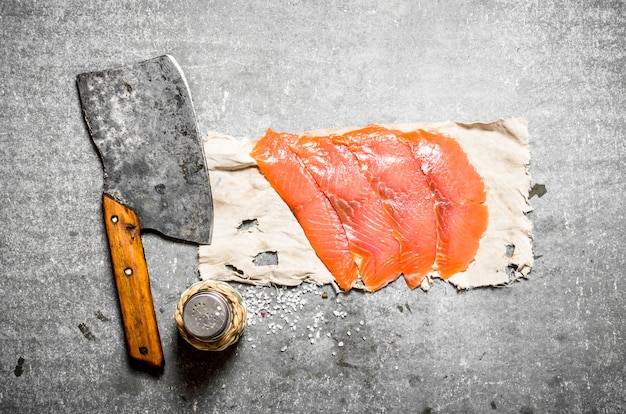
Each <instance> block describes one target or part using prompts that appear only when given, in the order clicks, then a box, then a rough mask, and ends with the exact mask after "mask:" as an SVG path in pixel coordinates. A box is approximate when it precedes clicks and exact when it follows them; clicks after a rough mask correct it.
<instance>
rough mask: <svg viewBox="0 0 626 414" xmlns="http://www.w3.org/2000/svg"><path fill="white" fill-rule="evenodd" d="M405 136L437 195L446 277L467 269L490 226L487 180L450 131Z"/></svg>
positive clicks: (439, 261) (440, 259) (440, 265)
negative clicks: (470, 160) (446, 132)
mask: <svg viewBox="0 0 626 414" xmlns="http://www.w3.org/2000/svg"><path fill="white" fill-rule="evenodd" d="M402 139H403V140H405V142H406V143H407V144H408V145H409V146H410V147H411V148H412V150H413V154H414V156H415V158H416V159H417V160H418V161H419V163H420V164H421V166H422V170H423V171H424V174H426V177H427V179H428V181H429V183H430V187H431V190H432V192H433V193H434V195H435V198H436V203H435V204H436V213H437V256H436V260H435V262H436V265H437V270H438V272H439V275H440V276H441V278H442V279H448V278H449V277H451V276H452V275H454V274H455V273H458V272H462V271H464V270H466V269H467V267H468V266H469V264H470V263H471V262H472V260H474V257H475V256H476V252H477V251H478V247H479V242H480V239H481V237H482V235H483V234H484V232H485V230H486V229H487V223H488V218H489V214H488V210H487V207H486V206H485V205H484V204H483V203H484V202H485V201H486V191H485V184H484V183H483V180H482V178H481V177H480V175H479V174H478V172H476V169H475V168H474V166H472V164H471V163H470V162H469V160H468V159H467V155H466V154H465V152H464V151H463V149H462V148H461V146H460V145H459V143H458V142H457V141H456V140H454V139H453V138H450V137H448V136H446V135H443V134H440V133H436V132H432V131H424V130H417V131H414V132H409V133H406V134H404V135H403V136H402Z"/></svg>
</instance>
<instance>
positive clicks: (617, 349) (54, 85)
mask: <svg viewBox="0 0 626 414" xmlns="http://www.w3.org/2000/svg"><path fill="white" fill-rule="evenodd" d="M0 32H1V37H0V38H1V39H2V40H1V41H0V52H1V53H2V60H1V63H0V80H1V82H0V127H1V128H0V161H1V162H0V200H2V202H1V207H0V223H2V227H1V230H0V263H1V265H2V273H1V275H0V276H1V277H0V298H1V299H0V303H1V305H2V306H1V307H0V308H1V311H0V411H1V412H133V413H135V412H150V413H152V412H235V413H248V412H267V413H274V412H302V413H304V412H307V413H308V412H351V413H353V412H387V413H389V412H424V413H428V412H432V413H435V412H441V413H447V412H470V413H473V412H475V413H484V412H522V413H544V412H586V413H617V412H623V411H625V410H626V391H625V390H626V368H625V366H626V353H625V349H626V318H624V314H625V310H626V309H625V304H626V294H625V291H624V289H625V288H626V285H625V282H624V280H625V278H624V276H623V269H624V265H625V264H626V257H625V255H624V245H625V241H626V237H625V236H624V230H625V227H626V222H625V219H624V216H623V212H624V207H625V203H624V200H623V198H622V196H623V194H624V193H626V181H625V180H624V172H623V171H624V164H625V161H626V139H625V138H626V137H625V133H624V131H625V129H626V116H625V112H624V108H626V75H625V71H624V67H625V66H626V57H625V56H626V55H625V53H626V52H625V51H626V5H625V4H624V2H623V1H572V2H555V1H541V2H537V1H531V2H520V1H461V2H452V1H436V2H427V1H421V2H417V1H401V0H394V1H363V2H357V1H338V2H331V1H312V2H304V1H298V0H291V1H284V2H267V1H209V2H205V1H195V0H188V1H155V2H150V1H134V0H128V1H121V0H114V1H108V2H106V1H95V2H81V1H76V0H70V1H65V0H53V1H48V2H40V1H34V0H23V1H18V0H4V1H2V2H1V3H0ZM163 53H170V54H172V55H174V56H175V57H176V58H177V60H178V61H179V63H180V64H181V66H182V68H183V70H184V71H185V74H186V76H187V79H188V81H189V84H190V88H191V91H192V95H193V97H194V101H195V104H196V111H197V114H198V122H199V125H200V130H201V133H203V134H204V133H206V131H208V130H217V131H220V132H223V133H226V134H230V135H234V136H252V137H254V136H260V135H261V134H262V133H263V131H264V130H265V128H267V127H272V128H273V129H276V130H287V131H304V130H310V129H315V128H325V127H340V126H350V125H355V126H357V125H364V124H367V123H371V122H377V123H399V122H411V121H443V120H460V121H490V120H494V119H496V118H499V117H509V116H523V117H525V118H526V119H527V120H528V122H529V130H530V136H531V154H532V163H531V166H530V170H531V173H532V176H533V183H534V184H543V185H545V189H546V190H547V192H546V193H545V194H543V195H542V196H541V197H540V196H539V195H536V196H534V197H533V198H532V199H531V204H532V206H533V207H534V209H535V210H534V212H532V213H531V218H532V220H533V222H534V226H535V238H534V247H535V255H536V257H537V259H536V264H535V267H534V269H533V271H532V273H531V277H530V280H527V281H522V282H519V283H515V284H514V285H512V286H511V287H508V288H505V289H476V290H471V291H467V292H462V293H457V292H456V291H455V290H454V289H453V288H452V287H451V286H449V285H446V284H445V283H441V282H440V283H436V284H435V285H434V287H433V288H432V290H431V291H429V292H428V293H424V292H421V291H413V292H411V291H408V290H407V289H406V288H405V286H404V285H403V283H394V284H393V285H391V286H390V287H388V288H386V289H385V290H383V291H381V292H379V293H376V294H374V295H368V294H362V293H358V292H353V293H351V294H348V295H341V296H339V297H336V296H335V295H334V293H333V292H332V291H331V290H330V289H329V288H328V287H325V288H319V289H317V290H315V291H310V289H307V288H303V287H301V288H299V289H296V290H289V291H288V292H287V293H285V292H283V291H281V290H277V289H274V288H267V289H248V288H247V287H245V286H241V287H239V288H240V289H241V291H242V292H243V293H244V294H247V295H248V297H249V298H252V299H254V301H258V298H262V297H263V295H267V296H268V297H269V298H270V300H273V302H272V303H277V300H278V299H277V296H278V295H281V294H287V295H288V296H289V297H290V298H291V299H293V300H294V301H295V302H294V303H296V304H297V307H298V310H297V317H298V318H299V322H298V324H297V327H296V329H286V328H285V329H277V328H276V325H277V324H279V323H278V322H279V320H280V318H279V316H281V315H279V314H278V313H277V314H275V315H268V316H267V318H262V317H260V316H258V315H257V316H256V318H257V323H256V324H254V325H251V326H250V327H248V329H247V330H246V333H245V337H244V338H243V339H242V341H240V343H239V344H238V346H236V347H235V348H232V349H230V350H228V351H225V352H223V353H219V354H213V353H211V354H205V353H201V352H200V351H195V350H193V349H192V348H191V347H189V346H188V345H187V344H186V343H185V342H184V341H183V340H182V339H180V338H179V336H178V334H177V332H176V328H175V325H174V322H173V320H172V314H173V312H174V308H175V306H176V302H177V300H178V298H179V297H180V294H181V292H182V291H183V290H184V289H185V288H186V287H187V286H189V285H190V284H191V283H192V282H194V281H195V280H196V277H197V276H196V272H195V266H196V249H195V248H194V247H193V246H190V245H181V244H178V243H174V242H172V241H169V240H164V239H161V238H160V237H158V236H156V235H151V234H148V235H146V236H145V237H144V244H145V249H146V256H147V259H148V266H149V268H150V271H151V278H152V288H153V294H154V296H155V306H156V308H157V315H158V319H159V324H160V329H161V334H162V339H163V345H164V349H165V356H166V366H165V370H164V372H163V374H162V375H161V376H156V377H155V376H151V375H148V374H145V373H143V372H140V371H135V370H133V369H132V368H130V367H129V365H128V361H127V359H126V353H125V349H124V346H123V334H122V329H121V326H120V315H119V309H118V305H117V297H116V293H115V288H114V285H113V279H112V276H111V267H110V262H109V253H108V247H107V244H106V237H105V232H104V226H103V221H102V217H101V204H100V203H101V200H100V196H101V188H102V167H101V163H100V160H99V158H98V155H97V153H96V151H95V148H94V146H93V145H92V144H91V142H90V140H89V136H88V134H87V131H86V128H85V125H84V122H83V119H82V116H81V112H80V106H79V102H78V97H77V91H76V86H75V76H76V74H78V73H81V72H85V71H89V70H98V69H105V68H109V67H115V66H119V65H123V64H128V63H132V62H136V61H139V60H143V59H147V58H150V57H154V56H157V55H161V54H163ZM536 188H539V187H536ZM323 291H327V292H328V293H329V296H330V297H329V298H328V299H323V298H322V295H321V293H322V292H323ZM272 295H273V296H272ZM272 318H273V319H272ZM357 329H358V331H357ZM348 331H350V332H351V335H348V334H347V332H348ZM310 332H315V335H317V334H319V338H318V337H317V336H314V338H313V339H316V340H315V341H313V342H314V343H311V341H310V339H311V338H309V337H308V334H309V333H310ZM357 333H358V334H357ZM327 334H330V335H331V336H330V337H328V336H327ZM363 337H365V339H363ZM339 342H342V343H343V346H339V345H338V343H339Z"/></svg>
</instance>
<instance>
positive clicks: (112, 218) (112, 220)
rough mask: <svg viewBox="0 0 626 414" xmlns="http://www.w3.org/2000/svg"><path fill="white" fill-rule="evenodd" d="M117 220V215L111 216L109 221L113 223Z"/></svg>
mask: <svg viewBox="0 0 626 414" xmlns="http://www.w3.org/2000/svg"><path fill="white" fill-rule="evenodd" d="M118 221H119V218H118V217H117V216H112V217H111V223H113V224H115V223H117V222H118Z"/></svg>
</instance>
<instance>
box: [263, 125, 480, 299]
mask: <svg viewBox="0 0 626 414" xmlns="http://www.w3.org/2000/svg"><path fill="white" fill-rule="evenodd" d="M251 155H252V156H253V157H254V158H255V159H256V160H257V163H258V165H259V168H260V171H261V172H262V173H263V175H264V176H265V177H266V178H267V179H268V181H269V182H270V183H271V185H272V187H274V189H275V190H276V191H277V192H278V194H279V195H280V196H281V197H282V198H283V200H285V202H286V203H287V204H288V205H289V207H290V208H291V210H292V211H293V212H294V215H295V216H296V218H297V219H298V221H299V222H300V225H301V226H302V228H303V229H304V232H305V234H306V236H307V238H308V239H309V241H310V242H311V246H312V247H313V248H314V249H315V251H316V253H317V254H318V256H319V257H320V259H321V260H322V262H324V264H325V265H326V266H327V267H328V269H329V270H330V272H331V273H332V274H333V276H334V277H335V279H336V280H337V283H338V284H339V286H340V287H341V288H342V289H344V290H349V289H350V288H352V287H353V286H354V283H355V281H356V280H357V279H358V277H359V275H360V277H361V279H362V281H363V283H364V285H365V288H366V289H367V290H369V291H376V290H378V289H380V288H382V287H383V286H385V285H387V284H388V283H390V282H391V281H393V280H395V279H396V278H397V277H398V276H399V275H400V274H401V273H402V274H403V275H404V278H405V280H406V283H407V285H408V286H409V287H411V288H415V287H417V286H419V284H420V283H421V281H422V280H423V278H424V277H425V275H426V274H427V273H428V272H430V271H431V270H432V269H433V268H436V269H437V271H438V272H439V275H440V276H441V278H442V279H447V278H449V277H451V276H452V275H454V274H455V273H458V272H462V271H464V270H466V269H467V267H468V266H469V264H470V263H471V262H472V260H474V257H475V255H476V252H477V251H478V247H479V243H480V239H481V238H482V235H483V234H484V232H485V230H486V228H487V223H488V217H489V214H488V209H487V206H486V205H485V204H484V203H485V201H486V191H485V186H484V183H483V181H482V178H481V177H480V175H479V174H478V173H477V172H476V170H475V169H474V167H473V166H472V165H471V163H470V162H469V160H468V159H467V156H466V154H465V152H464V151H463V149H462V148H461V146H460V145H459V143H458V142H457V141H456V140H454V139H452V138H450V137H448V136H446V135H443V134H440V133H437V132H435V131H423V130H418V131H413V132H408V133H404V132H401V131H397V130H389V129H386V128H384V127H381V126H376V125H370V126H368V127H365V128H362V129H359V130H354V131H351V132H347V133H345V134H342V135H338V134H336V135H330V136H318V137H312V136H302V137H300V136H298V135H295V134H288V133H276V132H274V131H271V130H268V131H267V133H266V134H265V136H264V137H263V138H262V139H261V140H260V141H259V142H258V143H257V144H256V146H255V149H254V150H253V151H252V153H251Z"/></svg>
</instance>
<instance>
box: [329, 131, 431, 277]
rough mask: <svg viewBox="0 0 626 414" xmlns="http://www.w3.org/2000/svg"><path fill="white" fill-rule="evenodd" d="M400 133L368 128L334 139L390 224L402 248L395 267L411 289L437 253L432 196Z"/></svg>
mask: <svg viewBox="0 0 626 414" xmlns="http://www.w3.org/2000/svg"><path fill="white" fill-rule="evenodd" d="M399 134H401V132H400V131H391V130H388V129H386V128H383V127H380V126H377V125H371V126H368V127H366V128H363V129H359V130H356V131H352V132H349V133H347V134H344V135H338V136H333V137H332V140H333V142H334V143H335V144H342V145H346V146H347V147H348V148H349V150H350V151H351V152H352V154H354V156H355V157H356V158H357V159H358V161H359V164H360V165H361V170H362V171H363V173H364V175H365V176H366V177H367V179H368V181H369V182H370V184H371V185H372V188H373V189H374V191H375V192H376V194H377V196H378V198H379V199H380V200H381V202H382V205H383V208H384V210H385V212H386V213H387V215H388V217H389V218H390V219H391V222H392V226H393V232H394V236H395V237H396V238H397V239H398V241H399V242H400V245H401V248H402V249H401V252H400V264H401V268H402V273H403V276H404V279H405V281H406V283H407V285H408V286H409V287H410V288H411V289H414V288H416V287H417V286H419V285H420V283H421V282H422V280H423V279H424V277H425V276H426V274H427V273H428V272H430V271H431V270H432V269H433V265H434V263H435V254H436V251H437V219H436V216H435V197H434V195H433V193H432V191H431V189H430V187H429V184H428V182H427V180H426V176H425V175H424V173H423V172H422V169H421V165H420V163H419V162H418V161H417V160H416V159H415V158H414V157H413V155H412V152H411V149H410V148H409V146H408V145H406V143H404V142H402V141H400V140H399V139H398V135H399Z"/></svg>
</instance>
